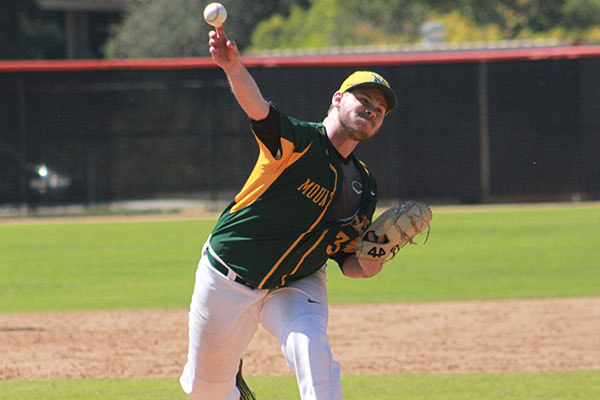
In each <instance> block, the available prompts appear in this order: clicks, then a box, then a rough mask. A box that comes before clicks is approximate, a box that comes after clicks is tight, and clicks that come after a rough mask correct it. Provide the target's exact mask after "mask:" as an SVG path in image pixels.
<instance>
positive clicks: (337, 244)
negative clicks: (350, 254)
mask: <svg viewBox="0 0 600 400" xmlns="http://www.w3.org/2000/svg"><path fill="white" fill-rule="evenodd" d="M335 238H336V240H335V241H334V242H333V246H332V245H329V246H327V255H330V256H331V255H333V254H335V253H337V252H338V251H340V248H341V247H342V244H343V243H345V242H347V241H349V240H350V237H349V236H348V235H346V234H345V233H344V232H341V231H340V232H338V234H337V235H336V237H335Z"/></svg>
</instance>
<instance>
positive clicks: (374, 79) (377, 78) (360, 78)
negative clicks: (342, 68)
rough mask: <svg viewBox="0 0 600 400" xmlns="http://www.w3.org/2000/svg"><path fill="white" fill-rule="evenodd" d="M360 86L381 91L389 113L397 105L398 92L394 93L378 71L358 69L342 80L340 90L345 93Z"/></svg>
mask: <svg viewBox="0 0 600 400" xmlns="http://www.w3.org/2000/svg"><path fill="white" fill-rule="evenodd" d="M358 87H370V88H373V89H376V90H378V91H380V92H381V94H382V95H383V97H385V100H386V101H387V106H388V110H387V112H388V113H389V112H390V111H392V109H393V108H394V107H396V103H397V102H398V100H397V98H396V93H394V91H393V90H392V88H391V86H390V84H389V83H388V81H386V80H385V79H384V78H383V76H381V75H379V74H378V73H375V72H371V71H356V72H354V73H353V74H352V75H350V76H349V77H348V78H346V80H345V81H344V82H342V86H340V90H339V91H340V92H342V93H343V92H347V91H348V90H351V89H355V88H358Z"/></svg>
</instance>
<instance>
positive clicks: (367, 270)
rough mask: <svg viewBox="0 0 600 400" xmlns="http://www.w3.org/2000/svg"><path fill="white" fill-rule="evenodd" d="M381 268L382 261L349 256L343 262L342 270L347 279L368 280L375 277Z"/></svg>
mask: <svg viewBox="0 0 600 400" xmlns="http://www.w3.org/2000/svg"><path fill="white" fill-rule="evenodd" d="M382 267H383V260H370V259H367V258H357V257H356V256H354V255H353V256H351V257H348V258H347V259H346V261H344V265H343V266H342V269H343V271H344V275H346V276H347V277H349V278H369V277H371V276H373V275H377V274H378V273H379V271H381V268H382Z"/></svg>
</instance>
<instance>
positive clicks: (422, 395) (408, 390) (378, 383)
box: [0, 371, 600, 400]
mask: <svg viewBox="0 0 600 400" xmlns="http://www.w3.org/2000/svg"><path fill="white" fill-rule="evenodd" d="M248 383H249V385H250V386H251V387H252V390H254V391H256V392H257V393H258V394H259V399H264V400H296V399H298V398H299V395H298V389H297V388H296V382H295V378H294V377H293V376H281V377H252V376H250V377H248ZM342 385H343V388H344V389H343V391H344V399H346V400H404V399H406V400H524V399H526V400H559V399H561V400H562V399H564V400H567V399H568V400H597V399H599V398H600V371H578V372H571V371H561V372H539V373H488V374H481V373H477V374H460V375H455V374H406V375H344V376H343V377H342ZM0 393H2V399H3V400H21V399H36V400H80V399H86V400H105V399H111V400H150V399H152V400H178V399H180V400H185V399H187V396H185V395H184V394H183V392H182V391H181V388H180V387H179V383H178V382H177V379H175V378H169V379H85V380H54V381H7V382H0Z"/></svg>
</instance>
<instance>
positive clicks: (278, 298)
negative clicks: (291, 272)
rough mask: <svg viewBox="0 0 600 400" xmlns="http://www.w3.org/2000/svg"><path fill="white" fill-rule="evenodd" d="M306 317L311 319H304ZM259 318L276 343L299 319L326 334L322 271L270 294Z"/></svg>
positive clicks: (326, 316)
mask: <svg viewBox="0 0 600 400" xmlns="http://www.w3.org/2000/svg"><path fill="white" fill-rule="evenodd" d="M307 315H311V316H312V317H311V318H308V319H307V318H306V316H307ZM259 318H260V321H261V323H262V325H263V326H264V327H265V329H267V330H268V331H270V332H271V333H273V334H274V335H275V336H277V337H278V338H279V340H280V342H281V341H283V340H285V339H284V336H285V335H286V334H287V332H286V331H287V330H289V328H290V326H291V324H292V323H293V322H294V321H296V322H298V320H302V319H306V320H307V321H312V322H311V323H310V326H308V327H307V328H311V329H316V330H319V331H323V332H326V330H327V319H328V318H329V311H328V305H327V283H326V279H325V271H324V268H322V269H321V270H319V271H317V272H315V273H314V274H312V275H310V276H308V277H305V278H303V279H300V280H298V281H294V282H292V283H291V284H289V285H288V286H285V287H283V288H279V289H275V290H273V291H272V292H270V293H269V295H268V296H267V297H266V298H265V300H264V304H263V307H262V309H261V312H260V315H259ZM317 322H318V323H317Z"/></svg>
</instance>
